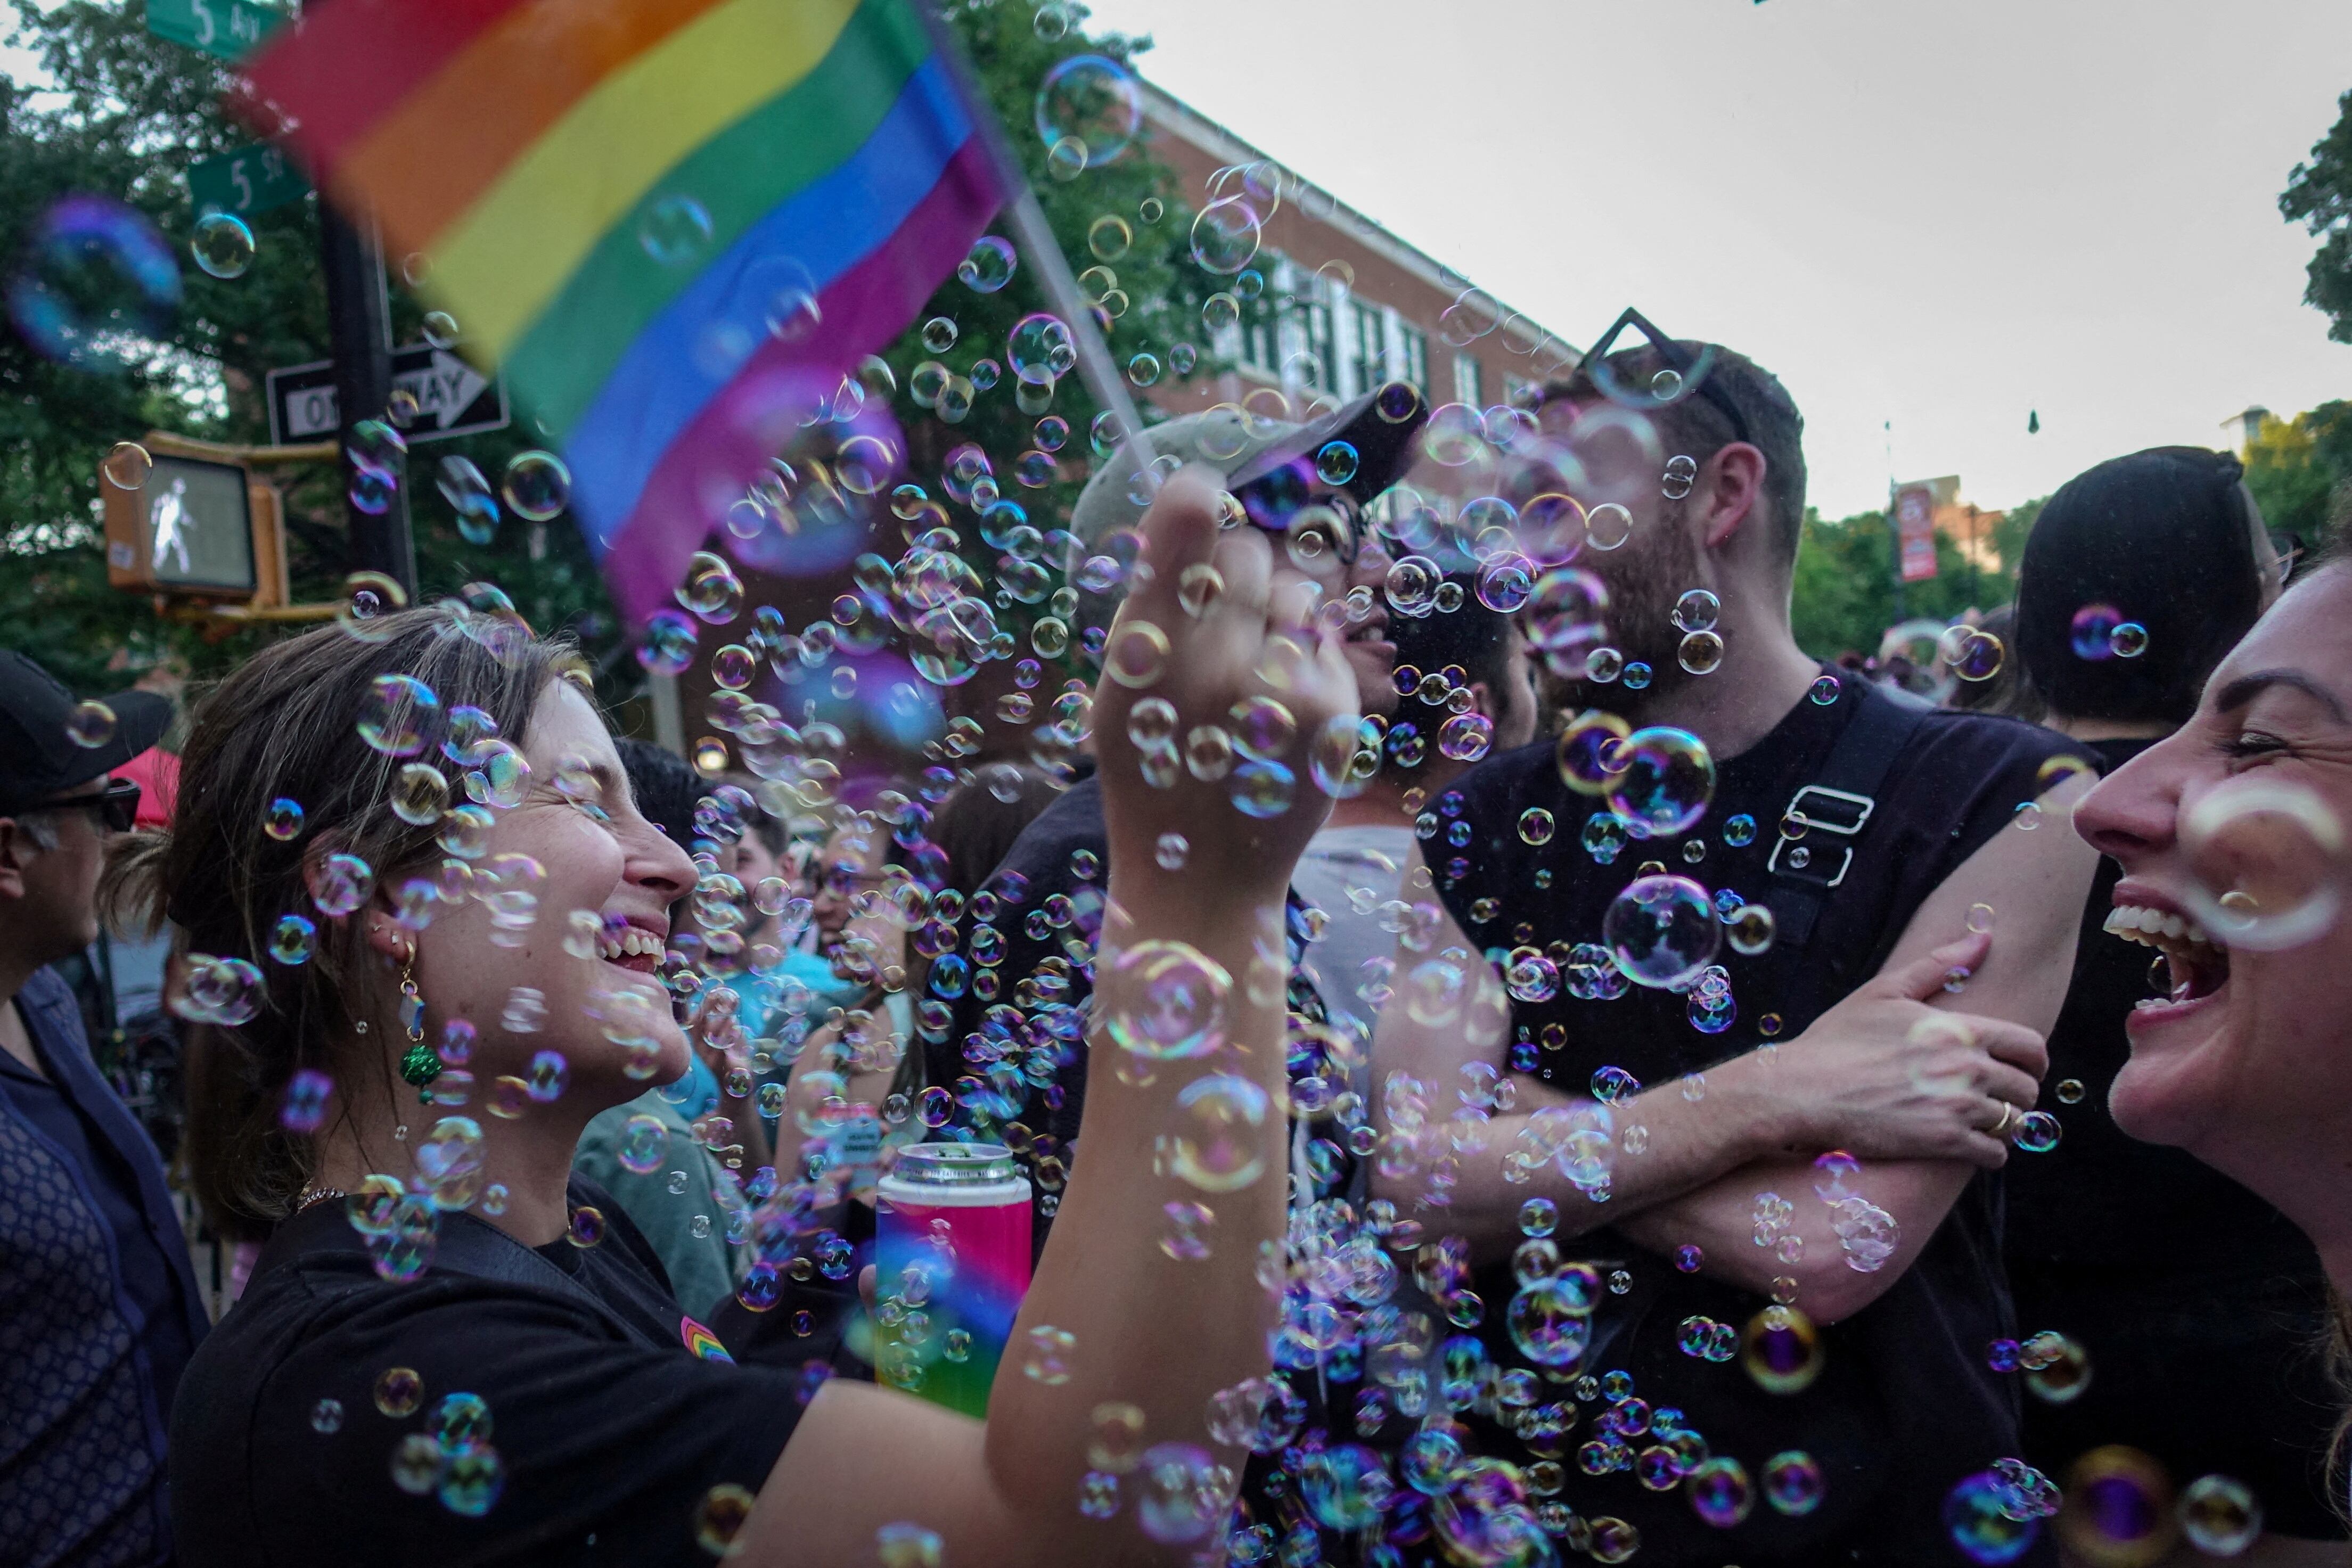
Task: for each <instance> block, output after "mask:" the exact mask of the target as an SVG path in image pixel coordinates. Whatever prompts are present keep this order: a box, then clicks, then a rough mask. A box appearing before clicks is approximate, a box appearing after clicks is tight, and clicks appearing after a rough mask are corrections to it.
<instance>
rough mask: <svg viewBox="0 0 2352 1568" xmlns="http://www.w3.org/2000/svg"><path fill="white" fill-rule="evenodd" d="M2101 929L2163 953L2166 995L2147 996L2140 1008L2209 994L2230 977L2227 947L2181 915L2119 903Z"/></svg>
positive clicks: (2143, 905)
mask: <svg viewBox="0 0 2352 1568" xmlns="http://www.w3.org/2000/svg"><path fill="white" fill-rule="evenodd" d="M2105 930H2106V932H2107V933H2108V935H2110V936H2120V937H2122V938H2123V939H2124V940H2125V941H2126V942H2137V943H2139V944H2140V945H2142V946H2147V947H2153V948H2155V949H2156V950H2157V951H2158V953H2161V954H2162V955H2164V960H2165V966H2166V972H2167V975H2168V981H2169V993H2170V994H2169V995H2168V996H2165V997H2162V998H2147V1000H2145V1001H2143V1002H2141V1003H2140V1004H2139V1005H2140V1006H2142V1007H2152V1006H2158V1005H2162V1004H2163V1003H2166V1002H2185V1001H2190V1000H2194V999H2195V998H2199V997H2205V996H2210V995H2211V994H2212V993H2213V992H2215V991H2217V990H2219V989H2221V986H2222V985H2223V983H2224V982H2226V981H2227V980H2228V979H2229V977H2230V950H2229V948H2228V947H2227V946H2223V945H2222V944H2221V943H2219V942H2216V941H2214V940H2213V938H2212V937H2211V936H2209V935H2208V934H2207V933H2206V930H2205V928H2204V927H2203V926H2201V925H2198V924H2197V922H2195V921H2194V920H2191V919H2189V917H2188V916H2187V915H2176V914H2173V913H2172V912H2171V911H2169V910H2163V909H2150V908H2148V907H2147V905H2145V904H2117V905H2116V907H2115V908H2114V909H2113V910H2111V911H2109V912H2108V915H2107V919H2106V925H2105Z"/></svg>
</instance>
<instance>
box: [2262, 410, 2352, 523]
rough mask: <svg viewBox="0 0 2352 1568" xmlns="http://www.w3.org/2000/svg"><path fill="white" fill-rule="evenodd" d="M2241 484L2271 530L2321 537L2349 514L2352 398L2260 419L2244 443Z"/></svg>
mask: <svg viewBox="0 0 2352 1568" xmlns="http://www.w3.org/2000/svg"><path fill="white" fill-rule="evenodd" d="M2246 486H2247V488H2249V489H2250V490H2252V492H2253V494H2254V500H2255V502H2256V503H2257V504H2258V505H2259V506H2260V507H2262V509H2263V522H2264V523H2266V524H2267V525H2269V527H2270V529H2271V531H2272V532H2273V533H2277V534H2287V535H2292V536H2293V537H2294V539H2295V540H2297V541H2299V542H2300V543H2301V544H2303V545H2304V546H2305V547H2306V548H2311V547H2315V546H2317V545H2319V544H2320V543H2322V542H2323V541H2324V540H2326V538H2328V537H2329V536H2330V535H2332V534H2333V533H2334V532H2335V531H2336V528H2340V527H2342V526H2343V524H2344V522H2345V519H2346V517H2347V515H2352V402H2324V403H2321V404H2320V405H2319V406H2318V407H2317V408H2315V409H2313V410H2312V411H2311V412H2309V413H2299V414H2296V415H2295V416H2294V418H2293V419H2268V420H2264V421H2263V427H2262V429H2261V430H2260V431H2258V432H2257V433H2256V434H2255V435H2254V437H2253V439H2252V440H2251V441H2249V442H2248V443H2247V444H2246Z"/></svg>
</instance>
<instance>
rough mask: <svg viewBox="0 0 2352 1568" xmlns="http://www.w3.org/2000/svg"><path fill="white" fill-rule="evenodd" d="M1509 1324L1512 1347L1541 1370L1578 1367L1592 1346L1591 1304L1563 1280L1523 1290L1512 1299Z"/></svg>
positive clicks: (1555, 1277) (1552, 1280)
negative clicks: (1514, 1346)
mask: <svg viewBox="0 0 2352 1568" xmlns="http://www.w3.org/2000/svg"><path fill="white" fill-rule="evenodd" d="M1507 1323H1508V1325H1509V1329H1510V1334H1511V1343H1513V1344H1514V1345H1517V1347H1518V1350H1519V1354H1522V1355H1524V1356H1526V1357H1527V1358H1528V1360H1529V1361H1531V1362H1534V1363H1535V1364H1537V1365H1538V1366H1544V1367H1550V1368H1553V1369H1556V1370H1565V1369H1568V1368H1571V1367H1574V1366H1577V1365H1578V1364H1580V1363H1581V1362H1582V1361H1583V1360H1584V1353H1585V1351H1586V1350H1587V1349H1588V1348H1589V1347H1590V1346H1591V1343H1592V1303H1591V1298H1590V1296H1589V1295H1587V1294H1586V1293H1585V1292H1583V1291H1580V1290H1579V1289H1578V1288H1577V1286H1576V1283H1575V1282H1574V1281H1570V1280H1569V1279H1567V1278H1566V1277H1564V1276H1557V1275H1556V1276H1554V1277H1552V1278H1550V1279H1547V1280H1538V1281H1536V1282H1535V1283H1533V1284H1531V1285H1528V1286H1525V1287H1523V1288H1522V1289H1521V1290H1520V1291H1518V1292H1517V1294H1516V1295H1514V1296H1512V1298H1511V1304H1510V1310H1509V1313H1508V1316H1507Z"/></svg>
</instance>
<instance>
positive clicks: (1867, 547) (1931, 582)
mask: <svg viewBox="0 0 2352 1568" xmlns="http://www.w3.org/2000/svg"><path fill="white" fill-rule="evenodd" d="M2041 506H2042V503H2041V502H2039V501H2029V502H2027V503H2026V504H2025V506H2023V507H2018V508H2016V509H2015V510H2013V511H2011V512H2010V513H2009V514H2008V516H2007V517H2005V518H2004V519H2003V520H2002V522H2001V523H2000V525H1998V526H1996V527H1995V528H1994V530H1993V532H1992V534H1991V540H1992V543H1993V545H1994V548H1995V549H1998V550H1999V551H2000V570H1998V571H1986V570H1977V569H1972V568H1971V567H1970V565H1969V559H1968V557H1967V556H1966V555H1965V554H1963V553H1962V551H1961V549H1960V548H1959V546H1958V545H1957V544H1955V543H1954V542H1953V541H1952V540H1950V539H1949V538H1946V537H1945V536H1944V535H1942V534H1940V533H1939V534H1937V536H1936V575H1935V576H1934V577H1932V578H1929V579H1927V580H1925V581H1922V582H1906V583H1904V584H1902V585H1901V598H1902V605H1901V611H1900V613H1899V614H1898V613H1897V610H1896V603H1895V600H1896V583H1895V538H1894V535H1893V532H1892V530H1891V529H1890V528H1888V526H1887V521H1886V514H1885V513H1884V512H1861V513H1857V514H1856V515H1854V516H1853V517H1844V518H1841V519H1839V520H1837V521H1835V522H1832V521H1831V520H1829V519H1828V518H1826V517H1822V515H1821V514H1820V513H1819V512H1817V511H1814V510H1813V509H1811V507H1808V508H1806V511H1805V527H1804V532H1803V535H1802V537H1801V540H1800V542H1799V544H1798V547H1797V570H1796V579H1795V583H1794V587H1793V591H1792V595H1791V602H1790V616H1791V620H1792V623H1793V626H1794V629H1795V632H1796V636H1797V643H1798V645H1799V646H1800V647H1801V648H1803V649H1804V650H1805V651H1806V652H1807V653H1811V654H1812V655H1813V656H1814V657H1816V658H1821V659H1834V658H1836V657H1837V656H1838V655H1839V654H1841V653H1863V654H1874V653H1877V652H1878V644H1879V640H1880V639H1881V638H1882V637H1884V636H1885V633H1886V629H1887V628H1888V627H1890V626H1893V625H1894V624H1895V623H1896V622H1897V621H1899V620H1914V619H1917V618H1919V617H1921V616H1931V617H1933V618H1935V619H1937V620H1939V621H1955V620H1958V618H1959V617H1960V616H1961V615H1963V614H1964V613H1966V612H1969V611H1970V610H1979V611H1990V610H1992V609H1994V608H1996V607H1998V606H2000V605H2003V604H2006V603H2008V602H2009V601H2010V600H2011V597H2012V596H2013V595H2014V594H2015V592H2016V584H2017V557H2018V555H2019V554H2020V553H2021V551H2022V549H2023V548H2024V540H2025V534H2026V531H2027V530H2028V529H2030V528H2032V520H2033V513H2035V512H2038V511H2039V510H2040V509H2041Z"/></svg>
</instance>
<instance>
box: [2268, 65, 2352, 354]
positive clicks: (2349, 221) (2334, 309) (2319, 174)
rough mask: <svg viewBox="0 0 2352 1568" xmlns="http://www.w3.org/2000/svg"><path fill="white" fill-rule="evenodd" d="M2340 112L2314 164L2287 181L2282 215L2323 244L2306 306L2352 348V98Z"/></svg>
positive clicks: (2351, 95) (2301, 166)
mask: <svg viewBox="0 0 2352 1568" xmlns="http://www.w3.org/2000/svg"><path fill="white" fill-rule="evenodd" d="M2336 109H2337V110H2338V111H2339V112H2338V114H2337V116H2336V126H2335V129H2333V130H2331V131H2328V133H2327V134H2326V136H2324V137H2322V138H2320V140H2319V141H2317V142H2316V143H2315V144H2314V145H2313V147H2312V149H2311V161H2310V162H2307V163H2297V164H2296V165H2295V166H2294V172H2293V173H2291V174H2290V175H2288V176H2287V184H2286V189H2285V190H2284V192H2282V193H2280V195H2279V211H2280V212H2282V213H2284V214H2286V220H2287V222H2289V223H2291V224H2301V225H2304V226H2305V228H2307V229H2309V230H2310V231H2311V232H2312V234H2313V235H2315V236H2316V237H2317V238H2318V240H2319V250H2318V252H2317V253H2316V254H2315V255H2314V256H2312V258H2311V265H2310V269H2309V273H2308V277H2309V281H2308V282H2306V283H2305V286H2304V290H2303V302H2304V303H2305V304H2306V305H2308V306H2310V307H2312V308H2314V309H2315V310H2320V311H2324V312H2325V313H2326V316H2327V319H2328V322H2329V326H2328V329H2327V335H2328V336H2329V337H2331V338H2333V339H2335V340H2336V341H2337V342H2339V343H2352V92H2347V93H2346V94H2345V95H2344V96H2343V97H2342V98H2341V99H2337V100H2336Z"/></svg>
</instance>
